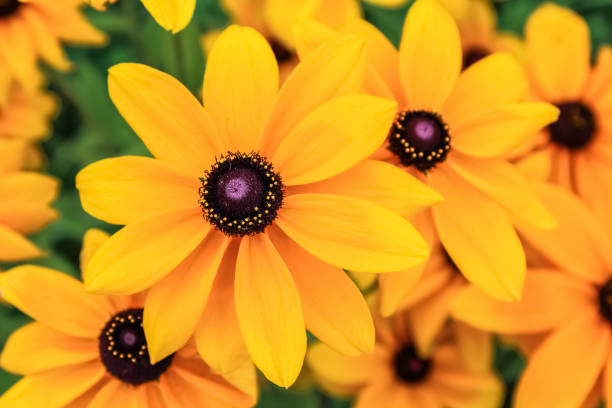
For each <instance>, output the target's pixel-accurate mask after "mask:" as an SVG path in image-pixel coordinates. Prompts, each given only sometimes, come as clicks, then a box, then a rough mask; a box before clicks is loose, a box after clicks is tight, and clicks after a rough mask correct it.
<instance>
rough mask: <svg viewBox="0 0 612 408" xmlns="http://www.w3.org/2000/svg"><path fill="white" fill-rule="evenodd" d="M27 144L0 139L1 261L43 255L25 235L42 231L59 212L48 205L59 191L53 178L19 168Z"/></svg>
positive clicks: (23, 160) (23, 159) (12, 260)
mask: <svg viewBox="0 0 612 408" xmlns="http://www.w3.org/2000/svg"><path fill="white" fill-rule="evenodd" d="M25 160H26V146H25V144H24V143H23V142H21V141H18V140H7V139H0V197H2V202H1V203H0V261H2V262H14V261H22V260H25V259H32V258H37V257H40V256H43V255H44V253H43V252H42V251H41V250H40V249H38V248H37V247H36V246H35V245H34V244H33V243H32V242H30V241H29V240H28V239H27V238H26V237H25V235H28V234H32V233H34V232H37V231H39V230H41V229H42V228H43V227H44V226H46V225H47V224H48V223H50V222H51V221H54V220H55V219H57V217H58V214H57V211H55V210H54V209H53V208H51V207H50V204H51V202H52V201H53V200H54V199H55V197H56V196H57V193H58V183H57V180H55V179H54V178H53V177H50V176H47V175H44V174H39V173H34V172H29V171H21V169H22V168H23V165H24V162H25Z"/></svg>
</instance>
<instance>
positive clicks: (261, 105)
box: [77, 26, 440, 386]
mask: <svg viewBox="0 0 612 408" xmlns="http://www.w3.org/2000/svg"><path fill="white" fill-rule="evenodd" d="M364 71H365V53H364V40H363V38H361V37H360V36H355V35H352V36H346V37H340V38H338V39H334V40H331V41H329V42H326V43H325V44H323V45H322V46H321V47H320V48H318V49H317V50H316V51H314V52H313V53H312V54H310V55H309V56H308V57H306V58H304V60H303V61H302V62H301V63H300V64H299V65H298V66H297V67H296V68H295V70H294V71H293V72H292V74H291V75H290V76H289V78H288V79H287V81H286V82H285V83H284V85H283V86H282V87H281V88H280V90H279V89H278V83H279V74H278V65H277V62H276V60H275V58H274V54H273V52H272V49H271V47H270V46H269V44H268V43H267V42H266V40H265V38H264V37H263V36H262V35H261V34H259V33H258V32H257V31H255V30H254V29H252V28H249V27H240V26H231V27H229V28H228V29H226V30H225V31H224V33H223V34H222V35H221V36H220V37H219V39H217V41H216V42H215V44H214V46H213V49H212V51H211V53H210V55H209V57H208V63H207V65H206V73H205V76H204V90H203V95H204V108H203V107H202V104H200V103H199V102H198V101H197V100H196V99H195V97H194V96H193V95H192V94H191V93H190V92H189V91H188V90H187V89H186V88H185V87H184V86H182V85H181V84H180V83H178V82H177V81H176V80H175V79H174V78H172V77H170V76H168V75H167V74H164V73H162V72H159V71H156V70H154V69H152V68H149V67H146V66H143V65H138V64H122V65H118V66H115V67H113V68H111V69H110V75H109V93H110V96H111V99H112V100H113V102H114V103H115V105H116V106H117V108H118V109H119V111H120V112H121V114H122V115H123V117H124V118H125V119H126V120H127V122H128V123H129V124H130V125H131V126H132V128H133V129H134V130H135V131H136V133H137V134H138V135H139V136H140V137H141V138H142V140H143V141H144V142H145V144H146V145H147V146H148V147H149V149H150V150H151V152H152V153H153V155H154V156H155V157H156V159H150V158H145V157H122V158H116V159H107V160H103V161H100V162H97V163H94V164H92V165H90V166H88V167H86V168H85V169H83V170H82V171H81V172H80V173H79V175H78V176H77V188H78V189H79V192H80V194H81V202H82V204H83V208H84V209H85V210H86V211H87V212H89V213H90V214H92V215H94V216H95V217H98V218H100V219H103V220H105V221H107V222H110V223H114V224H122V225H126V227H124V228H123V229H122V230H121V231H119V232H118V233H117V234H115V235H114V236H113V237H112V238H111V239H110V240H109V241H108V242H107V243H106V244H105V245H104V247H103V248H102V249H101V250H100V252H99V253H98V254H97V255H96V256H95V257H94V259H93V260H92V262H91V263H90V264H89V267H88V268H86V270H85V275H84V277H85V284H86V285H87V286H88V288H89V289H91V290H93V291H97V292H101V293H132V292H135V291H138V290H142V289H145V288H148V287H152V289H151V291H150V292H149V295H148V297H147V302H146V305H145V312H144V325H145V332H146V333H147V338H148V340H149V345H150V347H149V350H150V352H151V357H152V359H153V361H159V360H161V359H163V358H165V357H166V356H167V355H169V354H171V353H173V352H174V351H176V350H177V349H178V348H180V347H181V346H182V345H183V344H185V342H187V340H188V339H189V338H190V336H191V335H192V334H193V333H194V331H195V337H196V342H197V344H198V349H199V351H200V353H201V354H202V356H203V358H204V360H205V361H207V362H208V363H209V364H210V365H211V366H213V367H214V368H215V369H217V370H219V371H220V372H227V371H231V370H232V369H233V367H234V366H235V364H236V363H237V361H240V360H241V359H242V358H245V357H246V358H248V356H249V355H250V356H251V357H252V358H253V360H254V362H255V364H256V365H257V366H258V367H259V368H260V369H261V371H262V372H263V373H264V374H265V375H266V376H267V377H268V378H269V379H270V380H271V381H273V382H275V383H276V384H279V385H281V386H289V385H291V384H292V383H293V382H294V380H295V378H296V377H297V375H298V373H299V371H300V368H301V366H302V363H303V359H304V355H305V352H306V332H305V327H306V326H307V327H308V329H309V330H310V331H311V332H312V333H314V334H315V335H316V336H317V337H318V338H319V339H321V340H322V341H325V342H327V343H329V344H331V345H333V346H334V347H335V348H337V349H339V350H342V351H343V352H345V353H348V354H352V355H356V354H359V353H362V352H367V351H371V349H372V347H373V344H374V329H373V326H372V321H371V317H370V314H369V311H368V308H367V305H366V304H365V300H364V299H363V297H362V296H361V294H360V293H359V291H358V289H357V288H356V287H355V285H354V284H353V283H352V282H351V280H350V279H349V278H348V277H347V276H346V274H345V273H344V272H343V271H342V268H346V269H350V270H356V271H362V272H370V273H378V272H389V271H395V270H401V269H406V268H409V267H411V266H414V265H416V264H419V263H421V262H423V261H424V260H425V259H426V258H427V255H428V252H429V251H428V248H427V245H426V243H425V242H424V240H423V239H422V237H421V236H420V235H419V234H418V232H417V231H416V230H415V229H414V227H412V225H411V224H410V223H409V222H408V221H406V220H405V219H404V218H402V216H401V215H400V214H398V212H399V211H401V212H402V213H403V212H408V213H409V212H413V213H414V212H415V211H420V210H422V209H423V208H424V207H427V206H429V205H431V204H432V203H434V202H437V201H439V199H440V197H439V195H437V194H436V193H435V192H433V191H432V190H431V189H430V188H428V187H426V186H425V185H424V184H423V183H421V182H419V181H418V180H416V179H415V178H414V177H412V176H410V175H408V174H407V173H406V172H403V171H401V170H399V169H397V168H396V167H394V166H392V165H390V164H388V163H383V162H377V161H373V160H364V159H365V158H367V157H368V156H370V155H371V154H372V153H374V152H375V151H376V149H377V148H378V146H379V145H380V144H382V143H383V142H384V140H385V138H386V136H387V131H388V128H389V127H390V126H391V123H392V121H393V117H394V115H395V111H396V108H397V105H396V103H395V102H394V101H390V100H387V99H384V98H380V97H375V96H370V95H362V94H359V93H358V91H359V89H360V88H361V84H362V82H363V76H364ZM381 179H382V180H386V181H387V183H384V184H383V183H380V180H381ZM400 198H401V199H400ZM198 200H199V202H198ZM396 202H400V203H401V204H400V206H398V207H396V208H397V209H399V211H398V212H396V211H394V210H395V208H394V209H389V208H388V207H389V206H392V205H393V203H396ZM384 204H387V206H385V205H384ZM125 270H130V271H131V272H130V273H129V274H127V275H126V274H125ZM217 270H218V272H217ZM213 282H214V283H213ZM209 294H210V295H209ZM234 294H235V296H234ZM234 306H235V309H234ZM179 311H180V316H181V318H180V319H177V317H176V316H177V313H179ZM243 339H244V343H243ZM245 346H246V347H245ZM247 351H248V352H247Z"/></svg>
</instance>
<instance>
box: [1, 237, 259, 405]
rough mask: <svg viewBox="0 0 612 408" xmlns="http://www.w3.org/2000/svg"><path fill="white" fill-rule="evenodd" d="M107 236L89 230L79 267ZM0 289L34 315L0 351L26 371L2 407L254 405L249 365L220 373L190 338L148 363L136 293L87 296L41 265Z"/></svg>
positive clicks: (7, 364) (23, 269) (22, 269)
mask: <svg viewBox="0 0 612 408" xmlns="http://www.w3.org/2000/svg"><path fill="white" fill-rule="evenodd" d="M107 239H108V235H106V234H105V233H104V232H102V231H98V230H89V231H88V232H87V234H86V235H85V238H84V244H83V249H82V252H81V263H82V266H85V265H86V264H87V263H88V262H89V261H90V259H91V257H92V256H93V255H94V254H95V252H96V251H97V250H98V248H99V247H100V246H101V245H102V244H103V243H104V242H105V241H106V240H107ZM0 291H2V297H3V299H5V300H6V301H8V302H9V303H11V304H13V305H14V306H15V307H17V308H19V309H20V310H21V311H23V312H24V313H26V314H28V315H29V316H30V317H32V318H33V319H34V320H35V322H33V323H29V324H27V325H25V326H23V327H22V328H20V329H18V330H17V331H15V332H14V333H13V334H12V335H11V336H10V337H9V339H8V341H7V343H6V345H5V347H4V350H3V351H2V355H1V356H0V365H1V366H2V368H3V369H5V370H7V371H10V372H12V373H15V374H18V375H23V376H24V378H23V379H21V380H20V381H18V382H17V383H16V384H15V385H14V386H13V387H11V388H10V389H9V390H8V391H6V392H5V393H4V394H3V395H2V396H1V397H0V405H1V406H3V407H12V408H32V407H48V408H63V407H83V406H87V407H91V408H93V407H100V408H103V407H138V408H163V407H179V406H181V407H208V406H223V407H236V408H239V407H240V408H241V407H245V408H246V407H251V406H253V405H254V404H255V400H256V397H255V395H253V390H254V387H255V370H254V369H253V366H252V365H251V366H250V367H249V366H245V367H244V368H243V369H241V370H240V374H241V375H242V376H241V378H239V379H224V378H223V377H221V376H220V375H218V374H215V373H213V371H212V370H211V368H210V367H209V366H207V365H206V364H205V363H204V362H202V360H201V359H200V358H199V356H197V352H196V350H195V347H193V345H188V346H186V347H184V348H181V349H180V350H178V351H177V352H176V353H174V354H172V355H171V356H168V357H166V358H165V359H164V360H162V361H160V362H158V363H156V364H151V362H150V360H149V352H148V344H147V341H146V339H145V335H144V330H143V328H142V307H143V301H144V296H142V295H141V294H135V295H132V296H98V295H92V294H89V293H87V291H86V290H85V287H84V286H83V284H82V283H81V282H80V281H78V280H76V279H74V278H72V277H70V276H68V275H65V274H63V273H61V272H58V271H55V270H52V269H47V268H42V267H38V266H19V267H16V268H13V269H11V270H9V271H8V272H6V273H4V274H2V275H1V276H0ZM43 300H44V301H43ZM177 318H179V316H177ZM231 381H233V382H234V383H235V384H236V385H232V383H231Z"/></svg>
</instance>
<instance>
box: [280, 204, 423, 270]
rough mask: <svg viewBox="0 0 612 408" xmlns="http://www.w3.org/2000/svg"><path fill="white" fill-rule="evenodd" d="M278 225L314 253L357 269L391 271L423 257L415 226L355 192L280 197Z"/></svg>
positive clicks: (421, 260) (326, 260)
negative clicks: (281, 202) (343, 194)
mask: <svg viewBox="0 0 612 408" xmlns="http://www.w3.org/2000/svg"><path fill="white" fill-rule="evenodd" d="M277 224H278V226H279V227H280V228H281V229H282V230H283V231H284V232H285V233H286V234H287V235H288V236H289V237H291V239H293V240H294V241H295V242H297V243H298V244H299V245H300V246H302V247H303V248H304V249H306V250H307V251H308V252H310V253H311V254H313V255H315V256H316V257H318V258H319V259H322V260H323V261H325V262H328V263H330V264H332V265H335V266H338V267H340V268H344V269H349V270H353V271H358V272H372V273H379V272H393V271H398V270H402V269H407V268H409V267H412V266H415V265H417V264H419V263H421V262H423V261H425V259H426V258H427V255H428V252H429V250H428V247H427V244H426V242H425V241H424V240H423V238H422V237H421V236H420V235H419V233H418V231H417V230H416V229H415V228H414V227H413V226H412V225H411V224H410V223H409V222H408V221H406V220H405V219H404V218H402V217H401V216H399V215H398V214H396V213H394V212H392V211H391V210H389V209H387V208H384V207H382V206H380V205H377V204H374V203H372V202H370V201H367V200H363V199H360V198H353V197H345V196H337V195H330V194H296V195H290V196H288V197H286V198H285V200H284V204H283V208H282V210H281V211H280V212H279V217H278V220H277Z"/></svg>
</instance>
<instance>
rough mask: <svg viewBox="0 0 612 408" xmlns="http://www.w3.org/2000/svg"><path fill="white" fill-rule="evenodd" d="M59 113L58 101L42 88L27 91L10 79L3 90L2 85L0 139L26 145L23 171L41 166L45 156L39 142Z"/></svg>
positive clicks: (3, 72)
mask: <svg viewBox="0 0 612 408" xmlns="http://www.w3.org/2000/svg"><path fill="white" fill-rule="evenodd" d="M3 75H6V76H7V77H8V73H7V72H6V71H2V73H0V76H3ZM1 81H2V79H0V82H1ZM56 111H57V101H56V99H55V98H54V97H53V96H52V95H50V94H48V93H46V92H43V91H42V90H40V89H36V90H34V91H26V90H25V89H24V88H23V87H22V86H21V85H19V84H18V83H17V82H16V81H13V80H11V79H8V81H7V85H6V87H5V88H4V91H3V87H2V86H1V85H0V139H9V140H11V139H14V140H20V141H23V142H25V143H26V157H25V162H24V168H27V169H38V168H40V167H41V166H42V164H43V155H42V152H41V151H40V147H39V146H38V142H40V141H41V140H42V139H44V138H45V137H47V136H48V135H49V133H50V131H51V123H50V119H51V116H53V115H54V114H55V113H56Z"/></svg>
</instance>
